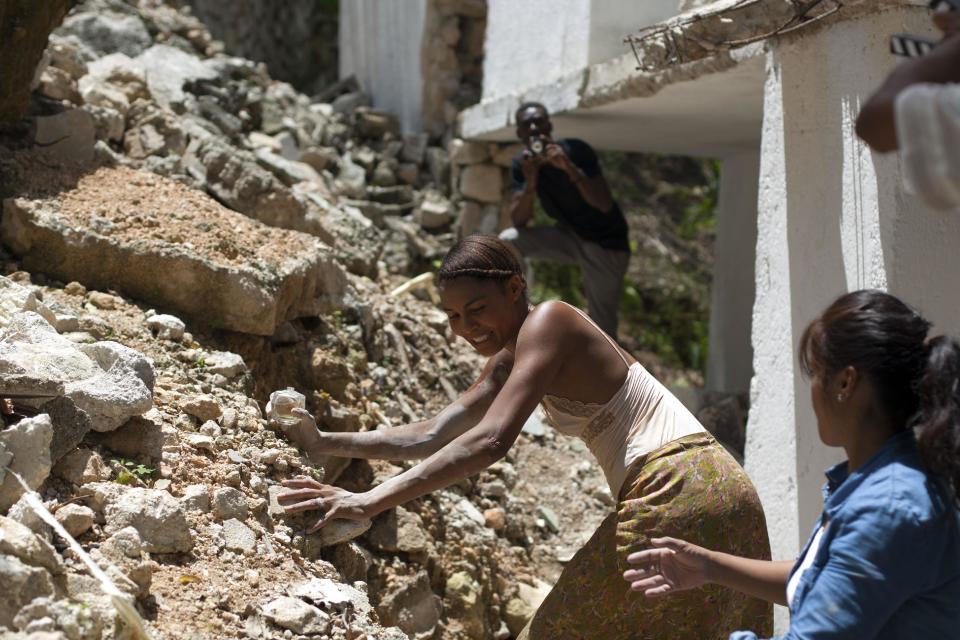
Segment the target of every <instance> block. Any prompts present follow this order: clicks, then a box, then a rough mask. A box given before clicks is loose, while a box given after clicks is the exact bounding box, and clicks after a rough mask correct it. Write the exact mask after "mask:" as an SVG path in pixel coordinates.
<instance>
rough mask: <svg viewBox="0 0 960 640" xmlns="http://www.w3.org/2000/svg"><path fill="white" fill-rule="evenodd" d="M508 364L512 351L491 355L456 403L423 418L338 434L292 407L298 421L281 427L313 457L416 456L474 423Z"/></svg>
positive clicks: (503, 377)
mask: <svg viewBox="0 0 960 640" xmlns="http://www.w3.org/2000/svg"><path fill="white" fill-rule="evenodd" d="M512 365H513V356H512V354H510V353H509V352H506V351H504V352H501V353H498V354H497V355H495V356H493V357H492V358H490V359H489V360H488V361H487V364H486V366H485V367H484V369H483V372H482V373H481V374H480V377H479V378H477V381H476V382H474V383H473V385H472V386H471V387H470V388H469V389H467V390H466V391H465V392H464V393H463V394H462V395H461V396H460V397H459V398H458V399H457V400H456V402H453V403H452V404H450V405H449V406H447V407H446V408H445V409H444V410H443V411H441V412H440V413H438V414H437V415H436V416H434V417H433V418H430V419H429V420H422V421H420V422H412V423H409V424H404V425H400V426H396V427H392V428H389V429H378V430H375V431H366V432H363V433H338V432H330V431H320V430H319V429H318V428H317V423H316V421H315V420H314V418H313V416H311V415H310V414H309V413H307V412H306V411H302V410H298V411H296V413H297V415H299V416H300V424H298V425H294V426H291V427H286V428H285V429H284V433H285V434H286V435H287V437H288V438H290V439H291V440H292V441H293V442H294V443H295V444H296V445H297V446H298V447H300V449H301V450H302V451H303V452H304V453H306V454H307V456H308V457H310V458H312V459H314V460H317V459H319V458H320V456H339V457H344V458H367V459H378V460H421V459H423V458H427V457H429V456H431V455H433V454H434V453H436V452H437V451H439V450H440V449H441V448H443V447H444V446H445V445H447V444H448V443H450V442H451V441H452V440H453V439H454V438H456V437H457V436H460V435H463V434H464V433H466V432H467V431H468V430H469V429H470V428H472V427H474V426H476V425H477V423H479V422H480V420H481V419H482V418H483V415H484V414H485V413H486V411H487V409H488V408H489V407H490V405H491V403H492V402H493V399H494V398H495V397H496V395H497V392H498V391H499V390H500V389H501V387H503V384H504V382H505V381H506V379H507V376H508V375H509V374H510V368H511V367H512Z"/></svg>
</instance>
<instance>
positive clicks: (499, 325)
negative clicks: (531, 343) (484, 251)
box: [440, 276, 526, 357]
mask: <svg viewBox="0 0 960 640" xmlns="http://www.w3.org/2000/svg"><path fill="white" fill-rule="evenodd" d="M523 292H524V284H523V280H522V279H521V278H520V277H519V276H512V277H510V278H509V279H508V280H505V281H504V280H494V279H488V278H471V277H463V278H456V279H453V280H449V281H447V282H444V283H443V284H442V285H441V287H440V306H441V308H442V309H443V312H444V313H446V314H447V318H448V319H449V321H450V329H451V330H452V331H453V332H454V333H455V334H457V335H458V336H460V337H461V338H463V339H464V340H466V341H467V342H469V343H470V346H472V347H473V348H474V349H476V350H477V352H478V353H479V354H480V355H483V356H488V357H489V356H492V355H494V354H496V353H497V352H499V351H501V350H502V349H504V348H512V347H513V345H514V344H516V339H517V333H518V332H519V330H520V325H521V324H522V323H523V318H524V316H525V315H526V299H525V298H524V295H523Z"/></svg>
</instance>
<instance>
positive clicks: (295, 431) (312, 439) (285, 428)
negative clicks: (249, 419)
mask: <svg viewBox="0 0 960 640" xmlns="http://www.w3.org/2000/svg"><path fill="white" fill-rule="evenodd" d="M291 413H293V415H295V416H297V417H298V418H300V422H298V423H296V424H284V423H282V422H278V421H277V420H271V421H270V424H271V425H273V427H274V428H275V429H279V430H280V431H281V432H283V434H284V435H285V436H287V438H289V439H290V441H291V442H293V444H295V445H296V446H297V448H298V449H300V450H301V451H303V452H304V453H305V454H307V458H310V459H311V460H317V459H318V456H321V455H323V454H324V453H325V449H326V446H325V444H324V439H323V432H322V431H320V429H318V428H317V421H316V420H315V419H314V417H313V416H312V415H310V413H309V412H308V411H307V410H305V409H294V410H293V411H292V412H291Z"/></svg>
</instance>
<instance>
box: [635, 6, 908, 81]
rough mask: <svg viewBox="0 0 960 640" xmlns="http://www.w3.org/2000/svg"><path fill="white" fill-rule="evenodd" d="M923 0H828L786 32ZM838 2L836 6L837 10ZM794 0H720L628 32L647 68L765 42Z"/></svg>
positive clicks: (792, 11)
mask: <svg viewBox="0 0 960 640" xmlns="http://www.w3.org/2000/svg"><path fill="white" fill-rule="evenodd" d="M925 5H926V2H925V0H826V1H825V2H822V3H820V4H818V5H815V7H814V8H815V9H816V11H814V12H813V13H812V14H811V16H812V19H809V20H807V21H806V22H803V23H800V24H799V25H796V26H794V27H793V28H791V29H788V30H787V32H790V31H794V32H802V31H805V30H807V29H809V28H811V27H814V26H817V25H822V24H826V23H829V22H833V21H840V20H849V19H852V18H856V17H859V16H860V15H863V14H864V13H866V12H875V11H877V10H882V9H886V8H890V7H904V6H925ZM833 8H836V9H837V10H836V11H833ZM796 11H797V9H796V4H795V2H793V1H791V0H718V1H717V2H713V3H711V4H709V5H707V6H705V7H699V8H697V9H692V10H690V11H687V12H685V13H682V14H680V15H678V16H675V17H673V18H670V19H669V20H665V21H663V22H661V23H658V24H655V25H651V26H649V27H646V28H644V29H642V30H640V31H638V32H637V33H634V34H631V35H628V36H627V37H626V38H625V41H626V42H628V43H629V44H630V45H631V47H632V48H633V50H634V52H635V54H636V57H637V59H638V60H642V61H643V66H644V68H645V69H646V70H648V71H658V70H666V69H668V68H670V67H672V66H676V65H677V64H684V63H689V62H692V61H694V60H699V59H703V58H708V57H712V56H716V55H717V54H719V53H722V52H725V51H736V50H737V49H738V48H739V46H740V45H739V44H738V43H756V42H763V41H766V40H768V39H770V38H773V37H776V36H777V35H779V34H780V33H781V32H782V30H783V27H784V26H785V25H788V24H789V23H790V22H791V21H792V20H794V19H795V18H796Z"/></svg>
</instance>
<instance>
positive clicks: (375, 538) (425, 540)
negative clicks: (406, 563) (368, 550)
mask: <svg viewBox="0 0 960 640" xmlns="http://www.w3.org/2000/svg"><path fill="white" fill-rule="evenodd" d="M368 540H369V541H370V544H371V545H373V546H374V547H375V548H377V549H380V550H382V551H393V552H396V551H401V552H403V553H423V552H425V551H427V550H428V549H429V548H430V547H431V546H432V538H431V536H430V534H428V533H427V532H426V530H425V529H424V528H423V521H422V520H421V519H420V516H419V515H417V514H416V513H413V512H412V511H407V510H406V509H404V508H403V507H397V508H396V509H394V510H392V511H389V512H387V513H385V514H383V515H382V516H380V517H379V518H377V519H376V522H375V523H374V526H373V528H372V529H371V530H370V535H369V537H368Z"/></svg>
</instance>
